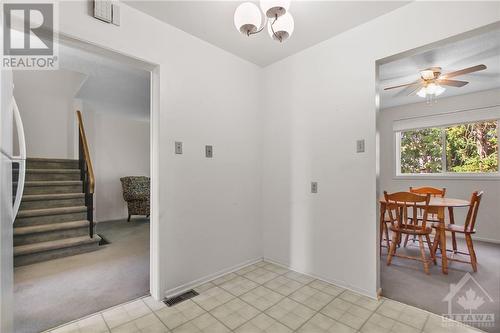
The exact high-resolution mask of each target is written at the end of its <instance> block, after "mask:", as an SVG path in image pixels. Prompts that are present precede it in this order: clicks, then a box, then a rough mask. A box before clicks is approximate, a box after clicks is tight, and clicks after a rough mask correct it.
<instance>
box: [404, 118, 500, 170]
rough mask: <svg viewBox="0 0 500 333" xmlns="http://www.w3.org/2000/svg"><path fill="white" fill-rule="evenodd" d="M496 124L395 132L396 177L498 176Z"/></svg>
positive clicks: (460, 125)
mask: <svg viewBox="0 0 500 333" xmlns="http://www.w3.org/2000/svg"><path fill="white" fill-rule="evenodd" d="M498 133H499V131H498V121H497V120H494V121H480V122H473V123H464V124H458V125H453V126H446V127H431V128H423V129H415V130H405V131H400V132H397V133H396V137H397V143H398V144H397V149H398V153H399V154H398V156H399V165H400V167H399V174H460V173H462V174H463V173H469V174H470V173H488V174H491V173H498V172H499V168H498V136H499V135H498Z"/></svg>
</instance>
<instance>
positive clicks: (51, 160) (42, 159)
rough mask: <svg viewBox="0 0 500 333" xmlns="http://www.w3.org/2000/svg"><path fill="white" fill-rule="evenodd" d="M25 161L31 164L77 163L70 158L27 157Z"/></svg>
mask: <svg viewBox="0 0 500 333" xmlns="http://www.w3.org/2000/svg"><path fill="white" fill-rule="evenodd" d="M26 160H28V161H33V162H62V163H64V162H77V161H78V160H75V159H71V158H45V157H28V158H27V159H26Z"/></svg>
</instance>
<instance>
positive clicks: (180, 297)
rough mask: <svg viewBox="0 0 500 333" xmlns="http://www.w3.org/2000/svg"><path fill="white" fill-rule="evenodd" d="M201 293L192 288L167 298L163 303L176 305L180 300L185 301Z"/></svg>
mask: <svg viewBox="0 0 500 333" xmlns="http://www.w3.org/2000/svg"><path fill="white" fill-rule="evenodd" d="M198 295H199V294H198V293H197V292H196V291H194V290H193V289H191V290H188V291H186V292H184V293H182V294H180V295H177V296H174V297H170V298H166V299H165V300H164V301H163V303H165V304H166V305H167V306H168V307H170V306H174V305H176V304H178V303H180V302H184V301H186V300H188V299H190V298H193V297H195V296H198Z"/></svg>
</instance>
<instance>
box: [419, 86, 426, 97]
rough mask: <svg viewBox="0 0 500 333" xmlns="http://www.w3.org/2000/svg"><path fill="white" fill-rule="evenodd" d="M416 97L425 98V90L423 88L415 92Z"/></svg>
mask: <svg viewBox="0 0 500 333" xmlns="http://www.w3.org/2000/svg"><path fill="white" fill-rule="evenodd" d="M417 95H418V96H420V97H422V98H425V97H426V96H427V90H426V89H425V87H423V88H421V89H420V90H419V91H418V92H417Z"/></svg>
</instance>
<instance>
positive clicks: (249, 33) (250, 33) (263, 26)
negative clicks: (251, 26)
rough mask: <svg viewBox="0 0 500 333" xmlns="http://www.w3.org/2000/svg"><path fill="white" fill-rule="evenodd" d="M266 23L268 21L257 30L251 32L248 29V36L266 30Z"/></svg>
mask: <svg viewBox="0 0 500 333" xmlns="http://www.w3.org/2000/svg"><path fill="white" fill-rule="evenodd" d="M266 23H267V22H265V23H264V24H263V25H262V28H260V29H259V30H257V31H255V32H250V31H248V32H247V36H250V35H255V34H258V33H259V32H261V31H262V30H264V28H265V27H266Z"/></svg>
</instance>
